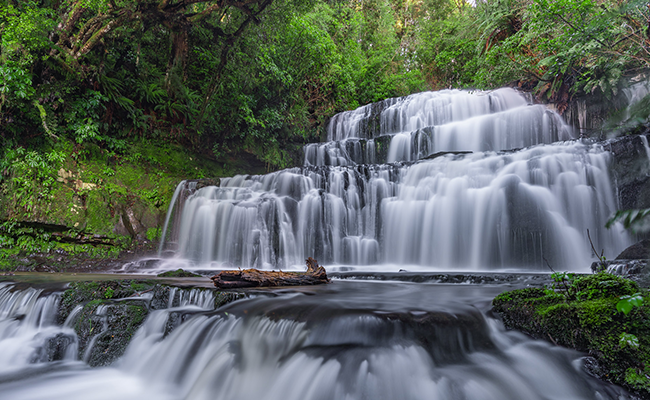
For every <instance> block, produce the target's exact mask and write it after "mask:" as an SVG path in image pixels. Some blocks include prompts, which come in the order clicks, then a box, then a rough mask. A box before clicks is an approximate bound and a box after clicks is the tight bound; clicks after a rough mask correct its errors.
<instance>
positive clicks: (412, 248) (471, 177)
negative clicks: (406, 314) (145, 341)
mask: <svg viewBox="0 0 650 400" xmlns="http://www.w3.org/2000/svg"><path fill="white" fill-rule="evenodd" d="M328 129H329V130H328V140H329V141H328V142H327V143H323V144H311V145H307V146H306V147H305V161H304V166H303V167H299V168H290V169H287V170H283V171H279V172H275V173H271V174H267V175H263V176H247V175H244V176H235V177H233V178H224V179H222V180H221V182H220V185H219V186H207V187H203V188H201V189H198V188H196V187H195V186H194V187H192V185H191V184H189V183H181V184H180V185H179V188H178V189H177V193H178V195H175V196H174V200H173V202H172V205H171V206H170V211H169V213H168V216H167V221H168V222H167V223H166V228H165V235H164V240H163V242H162V243H161V254H162V253H163V252H164V251H169V250H172V251H174V252H175V253H174V254H175V257H176V259H177V260H179V261H182V262H184V263H186V264H187V265H189V266H190V267H192V268H195V269H196V268H201V269H205V270H209V269H219V268H234V267H243V268H251V267H252V268H261V269H269V270H270V269H276V268H281V269H298V268H299V267H298V266H299V265H300V264H302V260H304V259H305V258H306V257H307V256H313V257H315V258H317V259H318V260H319V261H321V262H322V263H323V264H324V265H328V270H329V271H335V270H336V269H337V268H341V270H345V269H346V268H348V267H347V266H356V267H357V268H361V267H363V266H368V267H369V268H372V269H374V270H394V271H396V270H397V269H399V268H402V266H404V265H406V266H409V268H411V269H413V268H420V269H432V268H433V269H447V270H449V269H453V270H458V269H461V270H495V269H510V268H515V269H521V268H523V269H527V270H544V269H546V265H545V261H544V259H546V260H548V262H550V263H551V264H552V265H554V266H555V267H556V268H557V269H572V270H584V271H586V270H587V269H588V266H589V265H590V264H591V255H590V253H591V251H590V246H589V241H588V238H587V230H589V231H590V232H591V236H592V239H593V240H594V242H595V246H596V247H597V248H599V249H604V250H605V254H606V255H608V256H609V257H613V256H614V255H615V254H617V253H618V252H620V251H621V250H622V249H623V248H625V247H626V246H627V245H629V244H630V242H631V239H630V238H629V237H628V236H627V234H625V233H623V234H621V233H619V231H621V230H622V229H620V227H619V226H617V227H615V228H614V229H612V230H606V229H605V228H604V224H605V222H606V221H607V219H608V217H609V216H610V215H611V214H612V213H613V212H614V211H615V210H616V209H617V208H618V207H619V205H618V204H617V196H616V192H615V189H614V187H615V186H614V183H615V182H612V181H610V178H609V169H610V165H611V164H612V155H611V154H612V151H607V150H608V149H611V148H612V146H617V145H616V144H615V143H612V144H608V146H610V147H609V148H606V146H603V145H601V144H596V143H592V142H589V141H586V140H576V139H572V138H573V137H575V133H574V132H573V131H572V129H571V128H570V127H569V126H567V125H565V124H564V122H563V121H562V119H561V117H560V116H559V115H557V114H556V113H554V112H553V111H551V110H549V109H547V108H546V107H545V106H543V105H533V104H530V103H529V101H528V99H526V97H525V96H522V95H521V94H519V93H518V92H516V91H514V90H512V89H499V90H496V91H492V92H481V91H459V90H444V91H440V92H425V93H419V94H414V95H411V96H407V97H403V98H396V99H389V100H385V101H384V102H381V103H376V104H372V105H368V106H364V107H360V108H359V109H357V110H352V111H347V112H344V113H341V114H338V115H336V116H335V117H334V118H332V121H331V123H330V126H329V128H328ZM470 152H471V153H470ZM434 155H437V156H436V157H430V156H434ZM617 162H618V161H617ZM621 162H622V161H621ZM619 163H620V162H619ZM617 165H618V164H617ZM621 168H623V167H621ZM615 176H618V175H615ZM329 265H333V267H329ZM339 266H340V267H339Z"/></svg>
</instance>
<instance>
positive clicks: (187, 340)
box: [0, 281, 628, 400]
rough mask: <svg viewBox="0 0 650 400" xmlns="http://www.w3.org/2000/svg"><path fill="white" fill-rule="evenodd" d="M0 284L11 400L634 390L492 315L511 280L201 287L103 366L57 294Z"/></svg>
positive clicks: (587, 394)
mask: <svg viewBox="0 0 650 400" xmlns="http://www.w3.org/2000/svg"><path fill="white" fill-rule="evenodd" d="M0 285H2V286H0V394H1V395H0V398H2V399H3V400H10V399H16V400H28V399H35V400H36V399H66V400H77V399H78V400H81V399H83V400H93V399H107V400H108V399H111V400H112V399H120V400H122V399H224V400H239V399H241V400H247V399H251V400H253V399H269V400H275V399H277V400H280V399H282V400H292V399H296V400H306V399H350V400H352V399H375V400H381V399H389V400H395V399H441V400H442V399H445V400H452V399H453V400H483V399H485V400H487V399H494V400H509V399H512V400H521V399H526V400H537V399H540V400H542V399H544V400H550V399H558V400H559V399H562V400H566V399H585V400H593V399H627V398H628V397H627V395H626V394H625V392H624V391H623V390H621V389H620V388H617V387H614V386H611V385H608V384H605V383H602V382H600V381H598V380H596V379H595V378H592V377H590V376H589V375H587V374H586V373H585V372H584V371H583V370H582V362H581V356H582V355H581V354H579V353H576V352H573V351H569V350H566V349H562V348H558V347H554V346H551V345H550V344H548V343H545V342H542V341H534V340H531V339H529V338H527V337H526V336H524V335H522V334H518V333H514V332H506V331H505V330H504V329H503V327H502V325H501V324H500V322H498V321H497V320H495V319H493V318H492V317H490V316H489V308H490V301H491V299H492V298H493V297H494V296H495V295H496V294H498V293H500V292H502V291H504V290H508V289H511V288H512V287H511V286H509V285H493V286H488V285H469V284H465V285H462V284H456V285H443V284H433V283H431V284H427V283H406V282H368V281H334V282H333V283H332V284H330V285H326V286H320V287H312V288H305V289H297V290H272V291H271V290H269V291H258V292H256V293H255V294H254V295H253V296H252V297H251V298H248V299H243V300H239V301H236V302H234V303H231V304H229V305H227V306H224V307H221V308H219V309H218V310H214V309H211V306H210V304H213V302H212V301H211V300H212V295H213V293H212V292H211V291H201V292H199V291H196V290H195V291H193V292H188V293H189V294H188V295H185V297H183V299H184V300H183V301H182V302H181V303H182V304H183V305H182V306H178V307H170V308H167V309H162V310H156V311H152V312H150V313H149V315H148V316H147V319H146V320H145V322H144V324H143V325H142V326H141V327H140V328H139V330H138V331H137V333H136V334H135V336H134V338H133V339H132V340H131V342H130V343H129V345H128V347H127V349H126V352H125V354H124V355H123V356H122V357H120V358H119V359H118V360H117V361H116V362H114V363H113V364H112V365H110V366H108V367H101V368H91V367H89V366H88V365H87V364H86V363H85V362H84V361H83V360H80V359H79V357H78V351H77V337H76V334H75V332H74V330H72V329H71V328H70V326H72V324H73V322H74V319H75V313H72V314H71V317H70V318H69V319H68V321H66V323H65V324H63V325H59V324H57V323H56V322H55V321H56V312H57V308H58V303H59V296H58V295H57V294H56V293H54V294H45V293H43V292H42V291H40V290H37V289H24V290H13V291H12V286H11V285H10V284H6V283H3V284H0ZM145 301H148V300H147V298H146V297H145ZM98 310H99V309H98ZM98 312H100V311H98ZM53 343H56V345H53Z"/></svg>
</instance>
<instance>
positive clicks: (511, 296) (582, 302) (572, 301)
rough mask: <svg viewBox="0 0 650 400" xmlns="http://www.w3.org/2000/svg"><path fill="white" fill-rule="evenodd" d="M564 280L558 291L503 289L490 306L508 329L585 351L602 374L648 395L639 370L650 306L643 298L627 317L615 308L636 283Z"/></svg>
mask: <svg viewBox="0 0 650 400" xmlns="http://www.w3.org/2000/svg"><path fill="white" fill-rule="evenodd" d="M565 283H566V286H565V285H564V284H561V285H556V290H548V289H521V290H514V291H511V292H506V293H502V294H500V295H499V296H497V297H496V298H495V299H494V301H493V303H492V304H493V307H494V310H495V311H496V312H498V313H499V314H500V315H501V316H502V318H503V322H504V324H505V325H506V326H507V327H508V328H510V329H518V330H522V331H524V332H526V333H528V334H530V335H531V336H533V337H537V338H542V339H547V340H551V341H552V342H554V343H556V344H559V345H563V346H568V347H572V348H574V349H577V350H580V351H584V352H588V353H590V354H591V355H593V356H594V357H596V359H597V360H598V362H599V363H600V364H601V366H602V367H603V370H605V371H606V374H605V376H603V378H605V379H607V380H609V381H611V382H614V383H617V384H620V385H623V386H626V387H628V389H630V390H633V391H637V392H639V393H642V394H643V395H644V396H648V395H650V392H648V389H649V387H648V386H644V385H646V384H647V383H644V382H645V381H644V380H645V379H647V378H645V374H641V373H639V372H638V371H643V370H644V368H645V365H646V363H648V365H650V363H649V361H650V307H648V306H647V305H646V304H645V302H644V304H643V305H642V306H640V307H635V308H634V309H633V310H632V311H631V312H630V313H629V314H627V315H625V314H624V313H622V312H618V311H617V309H616V303H617V302H618V301H619V298H620V297H621V296H626V295H631V294H634V293H637V292H639V288H638V285H637V284H636V283H635V282H632V281H629V280H627V279H623V278H621V277H618V276H614V275H610V274H606V273H599V274H596V275H590V276H582V277H577V278H575V279H573V280H571V281H566V282H565ZM559 288H561V290H559ZM642 294H643V296H644V297H645V296H647V293H646V292H643V293H642ZM621 337H632V338H638V342H639V345H638V346H631V345H626V342H625V341H624V340H621ZM635 371H637V372H635ZM639 382H641V383H639Z"/></svg>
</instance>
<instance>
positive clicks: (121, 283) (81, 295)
mask: <svg viewBox="0 0 650 400" xmlns="http://www.w3.org/2000/svg"><path fill="white" fill-rule="evenodd" d="M189 290H193V292H192V293H184V296H185V298H189V297H195V298H196V296H197V293H201V294H202V295H203V294H207V295H209V294H210V293H214V307H215V308H218V307H221V306H223V305H225V304H227V303H230V302H232V301H235V300H238V299H241V298H243V297H245V296H246V294H244V293H241V292H220V291H215V290H213V289H191V288H189V289H188V288H177V287H172V286H168V285H164V284H160V283H159V282H156V281H155V280H107V281H91V282H73V283H70V284H69V286H68V289H66V290H65V292H63V294H62V296H61V302H60V304H59V322H60V323H64V321H66V320H68V322H67V323H68V324H69V325H70V326H71V327H72V328H73V329H74V330H75V332H76V334H77V342H78V349H79V358H80V359H83V360H85V361H86V362H88V364H89V365H90V366H93V367H96V366H105V365H110V364H111V363H113V362H114V361H115V360H116V359H117V358H119V357H120V356H121V355H122V354H124V351H125V350H126V347H127V346H128V344H129V342H130V341H131V339H132V338H133V335H134V334H135V332H136V331H137V330H138V328H139V327H140V326H141V325H142V323H143V322H144V320H145V319H146V317H147V315H148V314H149V312H150V311H152V310H159V309H165V308H167V307H170V306H171V307H178V306H179V305H180V304H181V294H182V292H183V291H189ZM197 291H199V292H197ZM208 292H210V293H208ZM145 293H148V294H149V295H150V296H147V297H146V298H143V296H142V295H143V294H145ZM204 298H205V299H210V298H209V297H204ZM208 307H209V305H208ZM196 312H197V311H196V310H195V309H194V310H192V311H184V310H183V309H179V310H177V311H174V312H171V313H170V316H169V320H168V321H167V324H166V329H165V335H166V334H168V333H169V332H171V331H172V330H173V329H175V328H176V327H177V326H178V325H180V324H181V323H182V322H183V321H184V320H185V319H187V318H189V317H191V316H192V315H193V314H194V313H196Z"/></svg>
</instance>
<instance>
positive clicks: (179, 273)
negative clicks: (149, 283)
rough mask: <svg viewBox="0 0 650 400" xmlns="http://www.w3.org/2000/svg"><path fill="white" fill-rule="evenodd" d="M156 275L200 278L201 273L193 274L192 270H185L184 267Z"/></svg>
mask: <svg viewBox="0 0 650 400" xmlns="http://www.w3.org/2000/svg"><path fill="white" fill-rule="evenodd" d="M158 277H161V278H200V277H201V275H199V274H195V273H193V272H189V271H185V270H184V269H181V268H179V269H177V270H175V271H167V272H163V273H161V274H158Z"/></svg>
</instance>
